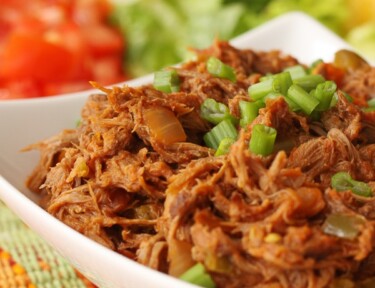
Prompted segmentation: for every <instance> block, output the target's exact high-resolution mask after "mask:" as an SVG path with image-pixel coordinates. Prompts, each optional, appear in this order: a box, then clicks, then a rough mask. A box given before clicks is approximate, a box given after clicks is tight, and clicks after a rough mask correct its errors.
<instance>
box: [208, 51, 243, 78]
mask: <svg viewBox="0 0 375 288" xmlns="http://www.w3.org/2000/svg"><path fill="white" fill-rule="evenodd" d="M207 71H208V72H209V73H210V74H211V75H213V76H216V77H219V78H225V79H229V80H230V81H232V82H236V74H235V72H234V69H233V68H232V67H231V66H229V65H226V64H224V63H223V62H222V61H220V59H218V58H216V57H210V58H209V59H208V60H207Z"/></svg>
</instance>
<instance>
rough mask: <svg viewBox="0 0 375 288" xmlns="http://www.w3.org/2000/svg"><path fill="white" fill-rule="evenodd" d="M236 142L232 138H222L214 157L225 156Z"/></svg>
mask: <svg viewBox="0 0 375 288" xmlns="http://www.w3.org/2000/svg"><path fill="white" fill-rule="evenodd" d="M235 141H236V140H235V139H233V138H224V139H222V140H221V141H220V144H219V147H217V150H216V152H215V156H220V155H225V154H227V153H228V152H229V148H230V146H232V144H233V143H234V142H235Z"/></svg>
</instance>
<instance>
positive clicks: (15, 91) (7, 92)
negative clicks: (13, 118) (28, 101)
mask: <svg viewBox="0 0 375 288" xmlns="http://www.w3.org/2000/svg"><path fill="white" fill-rule="evenodd" d="M42 93H43V89H42V87H41V86H40V85H39V84H38V83H36V82H35V81H33V80H30V79H23V80H16V81H8V82H1V83H0V100H4V99H20V98H33V97H39V96H40V95H42Z"/></svg>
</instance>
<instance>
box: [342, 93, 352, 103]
mask: <svg viewBox="0 0 375 288" xmlns="http://www.w3.org/2000/svg"><path fill="white" fill-rule="evenodd" d="M341 92H342V94H343V95H344V96H345V98H346V100H348V101H349V102H350V103H352V102H353V98H352V96H350V95H349V94H348V93H346V92H344V91H341Z"/></svg>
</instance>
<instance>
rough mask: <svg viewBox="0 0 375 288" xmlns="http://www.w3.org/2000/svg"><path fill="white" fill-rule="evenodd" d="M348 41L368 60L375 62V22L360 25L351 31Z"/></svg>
mask: <svg viewBox="0 0 375 288" xmlns="http://www.w3.org/2000/svg"><path fill="white" fill-rule="evenodd" d="M347 40H348V42H349V43H350V44H351V45H352V46H353V47H354V48H356V49H358V51H360V52H361V53H362V54H363V55H364V56H365V57H366V59H367V60H369V61H371V62H373V63H375V22H368V23H366V24H363V25H360V26H358V27H356V28H354V29H353V30H351V31H350V32H349V34H348V35H347Z"/></svg>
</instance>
